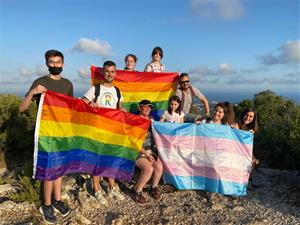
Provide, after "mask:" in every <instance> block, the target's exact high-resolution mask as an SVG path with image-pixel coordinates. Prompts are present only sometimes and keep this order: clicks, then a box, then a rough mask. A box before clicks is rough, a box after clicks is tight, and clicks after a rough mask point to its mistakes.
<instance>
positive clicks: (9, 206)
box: [0, 201, 36, 224]
mask: <svg viewBox="0 0 300 225" xmlns="http://www.w3.org/2000/svg"><path fill="white" fill-rule="evenodd" d="M34 210H36V207H35V205H34V204H30V203H28V202H23V203H19V204H17V203H15V202H13V201H5V202H3V203H1V204H0V218H1V221H5V222H6V224H10V221H11V220H13V221H20V220H21V221H22V220H24V219H25V217H26V216H27V217H30V215H31V214H32V212H33V211H34Z"/></svg>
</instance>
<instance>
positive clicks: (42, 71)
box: [19, 64, 48, 77]
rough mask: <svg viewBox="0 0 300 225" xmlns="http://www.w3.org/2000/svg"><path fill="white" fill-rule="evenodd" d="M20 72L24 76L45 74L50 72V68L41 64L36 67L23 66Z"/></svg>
mask: <svg viewBox="0 0 300 225" xmlns="http://www.w3.org/2000/svg"><path fill="white" fill-rule="evenodd" d="M19 72H20V74H21V75H22V76H23V77H31V76H43V75H46V74H48V69H47V67H46V66H45V65H43V64H39V65H37V66H36V68H34V69H29V68H25V67H22V68H20V69H19Z"/></svg>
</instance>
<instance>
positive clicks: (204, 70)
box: [189, 63, 236, 75]
mask: <svg viewBox="0 0 300 225" xmlns="http://www.w3.org/2000/svg"><path fill="white" fill-rule="evenodd" d="M235 73H236V71H235V70H234V69H233V67H232V66H231V65H230V64H228V63H221V64H220V65H218V67H217V69H210V68H208V67H207V66H204V65H202V66H199V67H196V68H193V69H190V70H189V74H195V75H229V74H235Z"/></svg>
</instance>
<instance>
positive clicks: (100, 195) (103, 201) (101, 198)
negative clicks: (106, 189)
mask: <svg viewBox="0 0 300 225" xmlns="http://www.w3.org/2000/svg"><path fill="white" fill-rule="evenodd" d="M95 198H96V199H97V200H98V202H99V203H100V204H101V205H105V206H106V205H108V202H107V200H106V198H105V197H104V196H103V193H102V191H97V192H96V193H95Z"/></svg>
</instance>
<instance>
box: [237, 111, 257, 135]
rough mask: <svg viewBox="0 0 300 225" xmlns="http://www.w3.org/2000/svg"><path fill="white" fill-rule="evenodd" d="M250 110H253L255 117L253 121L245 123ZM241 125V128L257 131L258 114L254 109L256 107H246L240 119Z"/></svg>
mask: <svg viewBox="0 0 300 225" xmlns="http://www.w3.org/2000/svg"><path fill="white" fill-rule="evenodd" d="M248 112H253V113H254V117H253V120H252V122H251V123H249V124H244V117H245V115H247V113H248ZM239 126H240V129H241V130H247V131H248V130H253V131H254V132H255V133H256V132H257V131H258V115H257V113H256V112H255V111H254V109H249V108H248V109H245V110H244V111H243V113H242V115H241V118H240V121H239Z"/></svg>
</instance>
